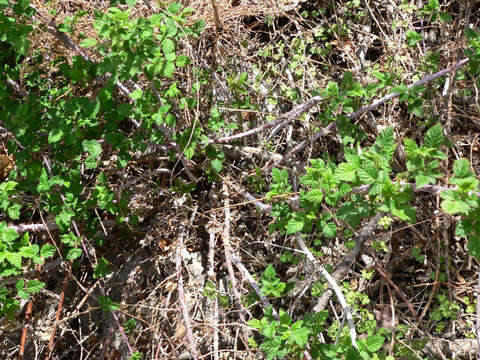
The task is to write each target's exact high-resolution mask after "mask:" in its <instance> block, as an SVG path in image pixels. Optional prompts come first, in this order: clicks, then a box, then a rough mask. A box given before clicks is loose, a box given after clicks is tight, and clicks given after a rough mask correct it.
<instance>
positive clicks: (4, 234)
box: [0, 222, 20, 246]
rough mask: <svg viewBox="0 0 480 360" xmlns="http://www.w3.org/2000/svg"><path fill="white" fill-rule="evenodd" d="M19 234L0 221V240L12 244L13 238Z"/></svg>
mask: <svg viewBox="0 0 480 360" xmlns="http://www.w3.org/2000/svg"><path fill="white" fill-rule="evenodd" d="M19 236H20V235H19V234H18V233H17V232H16V231H15V230H14V229H12V228H7V225H6V224H5V223H4V222H2V223H0V240H1V242H4V243H6V244H8V245H10V246H11V245H12V244H13V242H14V241H15V239H17V238H18V237H19Z"/></svg>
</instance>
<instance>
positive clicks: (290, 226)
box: [286, 218, 305, 235]
mask: <svg viewBox="0 0 480 360" xmlns="http://www.w3.org/2000/svg"><path fill="white" fill-rule="evenodd" d="M303 225H305V221H303V220H297V219H294V218H292V219H290V220H289V221H288V223H287V226H286V230H287V235H290V234H295V233H296V232H298V231H301V230H302V229H303Z"/></svg>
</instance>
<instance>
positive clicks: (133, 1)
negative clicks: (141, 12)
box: [125, 0, 140, 7]
mask: <svg viewBox="0 0 480 360" xmlns="http://www.w3.org/2000/svg"><path fill="white" fill-rule="evenodd" d="M139 1H140V0H126V1H125V3H126V4H127V5H128V7H132V6H134V5H135V4H136V3H137V2H139Z"/></svg>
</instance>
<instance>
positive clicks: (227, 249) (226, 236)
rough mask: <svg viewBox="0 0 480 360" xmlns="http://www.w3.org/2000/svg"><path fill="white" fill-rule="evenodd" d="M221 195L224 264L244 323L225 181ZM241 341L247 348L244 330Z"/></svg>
mask: <svg viewBox="0 0 480 360" xmlns="http://www.w3.org/2000/svg"><path fill="white" fill-rule="evenodd" d="M223 196H224V200H223V203H224V212H225V224H224V227H223V234H222V240H223V249H224V253H225V264H226V265H227V270H228V276H229V277H230V281H231V282H232V291H233V296H234V297H235V305H236V307H237V309H238V310H239V317H240V320H241V321H242V323H243V324H245V323H246V320H245V316H244V315H243V311H244V308H243V306H242V303H241V296H240V292H239V291H238V288H237V280H236V278H235V273H234V271H233V266H232V253H233V249H232V246H231V244H230V199H229V194H228V186H227V184H226V182H225V181H224V182H223ZM243 341H244V344H245V346H246V347H247V349H248V334H247V333H246V332H245V331H243Z"/></svg>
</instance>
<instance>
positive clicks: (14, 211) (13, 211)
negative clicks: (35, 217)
mask: <svg viewBox="0 0 480 360" xmlns="http://www.w3.org/2000/svg"><path fill="white" fill-rule="evenodd" d="M21 209H22V205H21V204H18V203H14V204H10V206H9V207H8V209H7V212H8V217H9V218H10V219H13V220H18V219H20V210H21Z"/></svg>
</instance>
